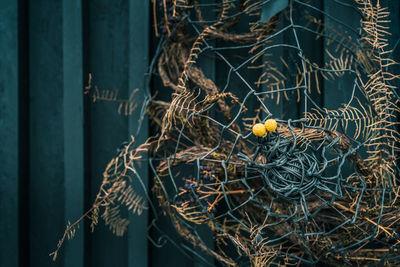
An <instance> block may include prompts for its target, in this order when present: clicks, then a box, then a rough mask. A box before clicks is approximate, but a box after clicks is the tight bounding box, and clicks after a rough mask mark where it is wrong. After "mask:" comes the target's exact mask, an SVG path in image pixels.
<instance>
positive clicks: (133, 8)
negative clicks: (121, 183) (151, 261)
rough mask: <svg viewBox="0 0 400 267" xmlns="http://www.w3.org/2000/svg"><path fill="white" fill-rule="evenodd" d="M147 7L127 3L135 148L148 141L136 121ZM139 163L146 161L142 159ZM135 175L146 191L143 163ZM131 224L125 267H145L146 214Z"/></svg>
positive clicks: (142, 94)
mask: <svg viewBox="0 0 400 267" xmlns="http://www.w3.org/2000/svg"><path fill="white" fill-rule="evenodd" d="M149 4H150V1H136V0H130V1H129V25H128V27H129V35H128V36H129V39H128V41H129V46H128V49H129V64H128V68H127V75H128V89H129V92H132V91H133V90H135V89H136V88H138V89H139V91H138V92H137V94H136V97H135V100H136V101H137V102H138V104H139V105H138V108H136V109H135V110H134V111H133V113H132V114H131V115H130V116H129V120H128V135H134V136H135V140H136V143H137V144H142V143H144V142H145V141H146V139H147V138H148V134H149V133H148V127H149V125H148V118H147V116H146V117H145V118H144V119H143V122H142V123H141V124H138V121H139V119H140V116H141V112H142V109H141V107H142V103H143V101H145V98H146V96H148V95H149V94H150V88H147V87H148V83H147V79H148V78H149V77H148V76H145V75H144V74H145V73H146V72H147V71H148V64H149V52H150V51H149V49H150V48H149V30H150V27H149V21H150V20H149V12H148V11H149ZM143 159H147V158H146V157H145V158H143ZM137 167H138V175H139V176H140V178H141V179H142V180H143V185H144V186H145V187H146V190H149V189H148V187H149V183H148V176H149V169H148V164H146V162H142V163H141V165H138V166H137ZM133 186H134V188H136V191H137V193H138V194H141V195H142V196H143V197H145V196H146V194H145V192H144V191H145V190H144V189H143V187H142V184H141V183H140V182H139V181H138V180H137V179H134V180H133ZM130 219H131V223H130V225H129V227H128V233H127V234H128V252H127V253H128V255H127V257H128V265H127V266H129V267H146V266H148V256H149V255H148V250H149V244H148V240H147V226H148V223H149V222H148V219H149V218H148V211H145V212H143V213H142V214H141V215H140V216H138V215H136V214H130Z"/></svg>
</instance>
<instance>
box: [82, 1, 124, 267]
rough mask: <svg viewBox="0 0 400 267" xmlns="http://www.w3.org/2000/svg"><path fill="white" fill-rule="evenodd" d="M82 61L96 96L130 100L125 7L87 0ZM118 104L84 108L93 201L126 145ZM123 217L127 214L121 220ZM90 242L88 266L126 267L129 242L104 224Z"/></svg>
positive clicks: (119, 3) (101, 222) (98, 104)
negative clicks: (109, 166) (105, 93)
mask: <svg viewBox="0 0 400 267" xmlns="http://www.w3.org/2000/svg"><path fill="white" fill-rule="evenodd" d="M84 16H89V18H88V21H87V23H88V25H87V28H88V31H87V33H86V34H87V36H86V38H87V43H86V44H85V45H86V46H87V47H88V48H87V49H88V51H87V55H85V57H86V59H85V60H86V61H87V63H86V64H87V70H86V71H87V72H88V73H92V75H93V77H94V80H95V83H96V85H97V86H98V88H99V90H106V89H111V90H116V89H117V90H119V94H118V97H119V98H122V99H124V98H125V99H126V98H128V97H129V88H128V86H129V78H128V70H129V69H128V68H129V42H128V40H129V1H126V0H117V1H108V0H90V1H88V8H87V12H85V13H84ZM117 108H118V106H117V104H113V103H110V102H104V101H98V102H96V103H95V104H93V103H92V104H91V105H90V106H88V107H87V110H88V111H89V113H90V116H89V117H88V118H87V119H88V120H87V121H86V122H85V123H86V124H87V127H88V130H89V131H90V135H89V140H87V142H89V146H90V148H89V151H88V155H87V156H88V157H89V161H90V166H89V168H90V179H91V181H90V191H91V201H93V200H94V198H95V197H96V194H97V192H98V189H99V187H100V184H101V182H102V173H103V171H104V169H105V167H106V166H107V164H108V162H109V161H110V160H111V159H112V158H113V157H115V156H116V149H117V148H118V147H120V145H121V144H122V143H123V142H125V141H127V140H129V139H128V138H129V129H128V117H127V116H125V115H123V114H122V115H121V114H118V112H117ZM124 215H127V214H124ZM87 238H88V239H89V245H90V247H89V251H87V252H89V254H88V255H87V256H88V257H89V262H88V263H87V264H88V265H90V266H98V267H102V266H104V267H108V266H127V265H128V256H127V255H128V239H127V236H126V235H125V236H123V237H117V236H115V235H113V234H112V232H111V231H109V229H108V228H107V227H105V226H104V223H103V221H102V220H100V223H99V225H98V227H97V228H96V229H95V231H94V233H93V234H90V235H88V236H87Z"/></svg>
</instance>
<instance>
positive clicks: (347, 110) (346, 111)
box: [306, 105, 375, 140]
mask: <svg viewBox="0 0 400 267" xmlns="http://www.w3.org/2000/svg"><path fill="white" fill-rule="evenodd" d="M323 111H324V113H322V112H321V111H319V110H318V109H313V111H312V112H308V113H307V117H306V121H307V125H308V126H310V127H318V128H322V129H326V130H328V131H338V127H341V128H342V129H343V131H344V133H346V135H347V136H352V137H353V138H354V139H358V138H359V137H360V136H361V137H362V138H363V140H367V139H368V138H369V137H370V136H371V134H372V133H373V124H374V122H375V121H374V117H373V116H372V114H371V113H370V112H369V111H367V110H366V109H365V108H364V107H363V106H362V105H361V109H359V108H356V107H353V106H344V107H343V108H339V109H337V110H328V109H327V108H323ZM349 126H353V127H354V128H355V130H354V133H353V134H350V130H349Z"/></svg>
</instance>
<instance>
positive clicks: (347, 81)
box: [324, 1, 360, 109]
mask: <svg viewBox="0 0 400 267" xmlns="http://www.w3.org/2000/svg"><path fill="white" fill-rule="evenodd" d="M354 6H356V5H355V3H354ZM339 7H342V6H340V5H339V4H338V3H336V2H334V1H325V2H324V11H325V12H326V13H327V14H329V15H330V16H332V17H333V18H334V19H336V20H339V21H342V22H343V23H346V24H347V25H349V26H351V27H352V28H353V29H355V30H356V29H358V28H359V26H360V16H359V15H358V14H357V12H356V11H355V9H352V8H350V7H347V8H346V7H345V8H343V7H342V8H339ZM324 21H325V24H326V25H328V26H332V25H336V27H335V28H337V22H335V21H332V20H331V19H330V18H328V17H325V18H324ZM336 30H338V31H339V32H340V33H342V34H345V35H349V36H352V37H353V40H355V38H354V36H355V33H354V32H351V31H350V30H349V29H347V28H344V27H341V28H338V29H336ZM325 33H326V34H329V33H332V31H331V30H330V29H329V28H328V29H327V30H326V31H325ZM327 41H328V40H327V39H326V38H325V48H328V49H329V51H330V52H331V53H333V55H334V56H338V53H335V51H334V47H335V46H336V45H335V44H332V45H331V46H328V45H327ZM324 61H325V62H328V61H330V58H329V57H328V55H325V58H324ZM353 84H354V77H350V76H349V75H346V76H345V77H342V78H339V79H335V80H333V81H330V80H328V81H324V99H325V100H326V101H325V107H326V108H327V109H337V108H338V107H339V105H340V104H341V103H343V102H344V101H348V100H349V99H350V97H351V94H352V89H353Z"/></svg>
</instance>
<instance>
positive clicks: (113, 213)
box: [50, 137, 151, 260]
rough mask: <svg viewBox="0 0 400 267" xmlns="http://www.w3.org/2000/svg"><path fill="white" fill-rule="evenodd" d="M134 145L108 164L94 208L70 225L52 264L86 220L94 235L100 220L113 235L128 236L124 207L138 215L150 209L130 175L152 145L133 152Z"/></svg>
mask: <svg viewBox="0 0 400 267" xmlns="http://www.w3.org/2000/svg"><path fill="white" fill-rule="evenodd" d="M133 145H134V138H133V137H132V140H131V142H129V143H128V144H127V145H126V146H125V149H123V150H122V151H121V152H120V153H119V154H118V156H117V157H115V158H113V159H112V160H111V161H110V162H109V164H108V165H107V167H106V169H105V171H104V173H103V181H102V184H101V186H100V189H99V192H98V194H97V196H96V199H95V201H94V203H93V205H92V207H91V208H90V209H89V210H88V211H87V212H86V213H85V214H84V215H82V216H81V217H80V218H79V219H78V220H76V221H75V222H74V223H72V224H71V223H70V222H68V224H67V226H66V229H65V232H64V235H63V237H62V238H61V239H60V241H59V242H58V244H57V248H56V250H55V251H54V252H52V253H51V254H50V256H52V257H53V260H55V259H56V258H57V255H58V253H59V251H60V249H61V247H62V244H63V243H64V241H65V239H71V238H73V237H74V235H75V232H76V228H77V227H79V224H80V222H82V221H83V220H84V219H85V218H88V219H90V220H91V225H90V227H91V229H92V231H94V228H95V226H96V225H97V224H98V221H99V217H101V218H102V219H103V220H104V222H105V224H106V225H107V226H108V227H109V228H110V230H111V231H112V232H113V233H114V234H116V235H118V236H122V235H123V234H124V233H125V232H126V229H127V227H128V224H129V220H128V219H126V218H123V217H121V215H120V208H121V206H125V207H126V208H127V210H129V211H131V212H133V213H135V214H138V215H140V214H142V212H143V210H146V209H147V205H146V201H145V200H144V199H143V197H142V196H140V195H138V194H137V193H136V192H135V190H134V188H133V187H132V186H131V185H130V184H129V183H130V182H131V179H132V178H131V175H132V176H134V175H135V174H136V169H135V167H134V164H135V163H136V162H137V161H139V160H140V159H141V158H142V157H143V155H144V153H147V151H148V149H149V147H150V145H151V143H149V142H145V143H144V144H142V145H140V146H138V147H137V148H133Z"/></svg>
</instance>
